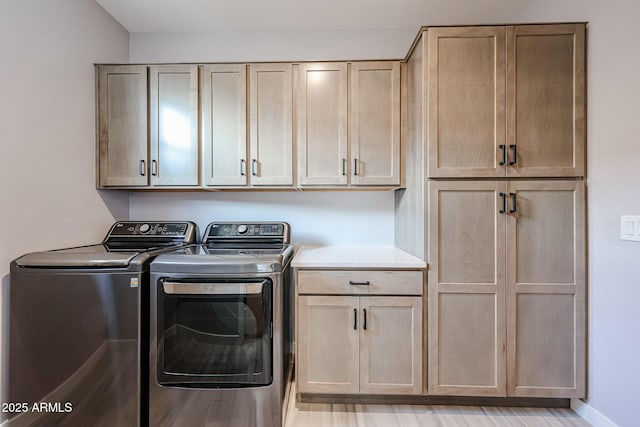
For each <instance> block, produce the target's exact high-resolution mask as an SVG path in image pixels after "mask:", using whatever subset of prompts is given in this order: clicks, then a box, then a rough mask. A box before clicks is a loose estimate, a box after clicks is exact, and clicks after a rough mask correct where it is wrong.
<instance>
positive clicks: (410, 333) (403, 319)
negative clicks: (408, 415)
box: [360, 297, 422, 394]
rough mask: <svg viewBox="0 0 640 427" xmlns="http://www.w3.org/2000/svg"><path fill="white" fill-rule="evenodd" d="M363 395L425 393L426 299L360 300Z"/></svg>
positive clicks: (381, 298)
mask: <svg viewBox="0 0 640 427" xmlns="http://www.w3.org/2000/svg"><path fill="white" fill-rule="evenodd" d="M360 312H361V313H362V324H361V326H360V393H364V394H421V393H422V298H421V297H360Z"/></svg>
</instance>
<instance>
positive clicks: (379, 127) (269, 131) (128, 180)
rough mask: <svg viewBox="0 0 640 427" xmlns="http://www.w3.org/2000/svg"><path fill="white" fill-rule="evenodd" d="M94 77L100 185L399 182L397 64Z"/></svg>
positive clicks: (129, 71) (112, 72)
mask: <svg viewBox="0 0 640 427" xmlns="http://www.w3.org/2000/svg"><path fill="white" fill-rule="evenodd" d="M97 76H98V147H99V155H98V163H99V178H98V186H99V187H103V188H108V187H127V188H131V187H133V188H136V187H138V188H147V187H156V188H163V187H169V188H175V187H187V188H194V187H201V188H207V187H215V188H247V187H257V188H265V187H275V188H278V187H285V188H286V187H297V186H299V187H338V188H339V187H347V186H371V187H376V186H378V187H398V186H400V163H401V162H400V64H399V62H391V61H389V62H387V61H384V62H362V63H340V62H336V63H304V64H299V65H298V64H295V65H294V64H286V63H279V64H251V65H245V64H209V65H204V66H197V65H159V66H145V65H121V66H117V65H101V66H98V68H97ZM294 129H295V134H294ZM294 140H297V142H294ZM296 146H297V150H296ZM295 159H297V162H294V160H295ZM296 169H297V173H296Z"/></svg>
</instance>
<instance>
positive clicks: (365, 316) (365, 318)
mask: <svg viewBox="0 0 640 427" xmlns="http://www.w3.org/2000/svg"><path fill="white" fill-rule="evenodd" d="M362 311H364V323H363V324H362V329H364V330H365V331H366V330H367V309H366V308H363V309H362Z"/></svg>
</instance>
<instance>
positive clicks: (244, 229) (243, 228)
mask: <svg viewBox="0 0 640 427" xmlns="http://www.w3.org/2000/svg"><path fill="white" fill-rule="evenodd" d="M247 230H248V229H247V226H246V225H244V224H243V225H239V226H238V233H239V234H244V233H246V232H247Z"/></svg>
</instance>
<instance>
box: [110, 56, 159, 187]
mask: <svg viewBox="0 0 640 427" xmlns="http://www.w3.org/2000/svg"><path fill="white" fill-rule="evenodd" d="M98 132H99V135H98V144H99V149H100V153H99V163H100V180H99V184H100V186H101V187H124V186H145V185H147V184H148V183H149V181H148V176H147V173H148V166H149V164H148V161H149V159H148V155H147V154H148V153H147V147H148V141H147V67H146V66H144V65H118V66H99V67H98Z"/></svg>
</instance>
